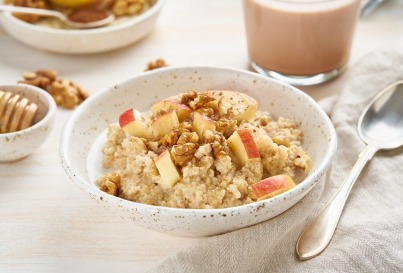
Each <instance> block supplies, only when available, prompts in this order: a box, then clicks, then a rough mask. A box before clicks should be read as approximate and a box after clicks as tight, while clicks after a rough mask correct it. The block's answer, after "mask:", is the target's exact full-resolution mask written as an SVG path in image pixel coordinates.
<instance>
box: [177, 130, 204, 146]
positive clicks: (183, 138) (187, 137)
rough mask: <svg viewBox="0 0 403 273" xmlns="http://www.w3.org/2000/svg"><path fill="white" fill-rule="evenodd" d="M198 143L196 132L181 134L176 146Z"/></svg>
mask: <svg viewBox="0 0 403 273" xmlns="http://www.w3.org/2000/svg"><path fill="white" fill-rule="evenodd" d="M198 141H199V136H198V135H197V133H196V132H183V133H182V134H181V135H180V137H179V139H178V141H177V144H185V143H197V142H198Z"/></svg>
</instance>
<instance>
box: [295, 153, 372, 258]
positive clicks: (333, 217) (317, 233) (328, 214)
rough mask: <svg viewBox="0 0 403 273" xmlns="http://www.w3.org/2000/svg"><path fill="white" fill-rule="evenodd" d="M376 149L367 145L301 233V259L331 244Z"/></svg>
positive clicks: (298, 248) (312, 255)
mask: <svg viewBox="0 0 403 273" xmlns="http://www.w3.org/2000/svg"><path fill="white" fill-rule="evenodd" d="M376 151H378V148H375V147H372V146H367V147H365V149H364V150H363V151H362V152H361V154H360V155H359V156H358V160H357V162H356V163H355V164H354V166H353V168H352V169H351V171H350V173H349V174H348V176H347V178H346V179H345V180H344V182H343V184H342V185H341V187H340V188H339V190H338V191H337V193H336V194H335V195H334V196H333V198H332V199H331V200H330V201H329V202H328V203H327V204H326V206H325V207H324V208H323V209H322V211H321V212H320V213H319V214H318V215H317V216H316V218H314V219H313V220H312V222H311V223H310V224H309V225H308V226H307V227H306V228H305V230H304V231H303V232H302V233H301V235H300V237H299V238H298V241H297V245H296V252H297V255H298V257H299V259H300V260H303V261H304V260H309V259H311V258H314V257H316V256H317V255H319V254H320V253H321V252H322V251H323V250H324V249H325V248H326V246H327V245H328V244H329V242H330V240H331V239H332V237H333V233H334V231H335V230H336V226H337V223H338V222H339V219H340V216H341V213H342V211H343V208H344V205H345V203H346V201H347V197H348V195H349V193H350V191H351V188H352V187H353V185H354V183H355V181H356V180H357V178H358V176H359V174H360V173H361V171H362V169H363V168H364V166H365V165H366V164H367V162H368V161H369V160H371V158H372V157H373V156H374V154H375V153H376Z"/></svg>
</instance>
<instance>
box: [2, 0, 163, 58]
mask: <svg viewBox="0 0 403 273" xmlns="http://www.w3.org/2000/svg"><path fill="white" fill-rule="evenodd" d="M0 2H1V0H0ZM164 2H165V0H157V2H156V3H155V4H154V5H153V6H152V7H151V8H150V9H149V10H147V11H145V12H144V13H142V14H140V15H138V16H135V17H133V18H131V19H128V20H126V21H124V22H121V23H118V24H115V25H111V26H105V27H100V28H94V29H72V30H69V29H55V28H50V27H45V26H38V25H33V24H29V23H26V22H24V21H22V20H19V19H17V18H15V17H14V16H12V15H11V14H10V13H7V12H3V13H1V12H0V23H1V24H2V25H3V27H4V29H5V30H6V31H7V32H8V33H9V34H10V35H11V36H13V37H14V38H15V39H17V40H19V41H20V42H23V43H24V44H27V45H29V46H32V47H35V48H38V49H43V50H47V51H52V52H57V53H65V54H88V53H99V52H105V51H110V50H114V49H118V48H121V47H124V46H127V45H129V44H132V43H134V42H136V41H138V40H140V39H141V38H143V37H144V36H145V35H146V34H148V33H149V32H150V31H151V30H152V28H153V26H154V25H155V23H156V21H157V18H158V15H159V13H160V11H161V8H162V6H163V4H164Z"/></svg>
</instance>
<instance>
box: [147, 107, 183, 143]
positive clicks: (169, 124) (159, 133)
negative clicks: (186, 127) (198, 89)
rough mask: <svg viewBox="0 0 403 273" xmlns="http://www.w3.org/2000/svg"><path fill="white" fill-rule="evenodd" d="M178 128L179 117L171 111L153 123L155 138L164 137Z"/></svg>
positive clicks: (152, 128)
mask: <svg viewBox="0 0 403 273" xmlns="http://www.w3.org/2000/svg"><path fill="white" fill-rule="evenodd" d="M178 126H179V120H178V116H177V115H176V112H175V111H171V112H168V113H166V114H164V115H162V116H159V117H157V118H155V119H154V120H153V122H152V123H151V130H152V132H153V134H154V136H155V137H163V136H165V135H166V134H168V133H170V132H172V130H173V129H175V128H177V127H178Z"/></svg>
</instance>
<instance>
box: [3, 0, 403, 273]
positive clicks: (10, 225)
mask: <svg viewBox="0 0 403 273" xmlns="http://www.w3.org/2000/svg"><path fill="white" fill-rule="evenodd" d="M399 40H400V41H402V40H403V1H400V0H388V2H386V3H385V4H383V5H382V6H381V7H379V8H378V10H377V11H376V12H375V13H374V14H372V15H371V16H370V17H368V18H366V19H365V20H361V21H360V22H359V24H358V28H357V32H356V37H355V41H354V46H353V51H352V56H351V63H354V62H355V61H357V60H358V59H359V58H361V57H362V56H364V55H365V54H366V53H368V52H370V51H372V50H374V49H376V48H378V47H382V46H384V45H387V44H390V43H393V42H397V41H399ZM402 50H403V49H402ZM158 57H163V58H164V59H165V60H166V61H167V62H168V63H169V64H172V65H218V66H229V67H234V68H240V69H249V67H248V57H247V51H246V42H245V34H244V29H243V15H242V4H241V1H239V0H237V1H235V0H219V1H203V0H186V1H183V0H168V1H167V3H166V6H165V7H164V9H163V11H162V14H161V17H160V19H159V21H158V24H157V26H156V27H155V29H154V31H153V32H152V33H151V34H150V35H148V36H147V37H146V38H145V39H143V40H142V41H140V42H138V43H137V44H134V45H132V46H129V47H126V48H124V49H121V50H117V51H113V52H109V53H105V54H96V55H88V56H68V55H58V54H53V53H48V52H43V51H38V50H36V49H33V48H29V47H27V46H25V45H23V44H20V43H19V42H17V41H16V40H14V39H13V38H11V37H10V36H9V35H7V34H6V33H5V32H4V30H2V29H1V28H0V83H2V84H3V83H14V82H16V81H17V80H19V79H21V73H22V72H23V71H34V70H36V69H39V68H45V69H55V70H57V71H59V75H60V76H61V77H64V78H68V79H71V80H73V81H75V82H77V83H78V84H80V85H81V86H82V87H84V88H85V89H87V90H88V91H89V93H91V94H94V93H96V92H97V91H98V90H101V89H102V88H104V87H106V86H110V85H113V84H115V83H117V82H119V81H122V80H124V79H126V78H128V77H131V76H133V75H136V74H137V73H139V72H141V71H143V69H144V68H145V66H146V64H147V62H149V61H151V60H154V59H156V58H158ZM346 75H348V71H347V73H346V74H345V75H343V76H342V77H344V76H346ZM340 88H341V78H338V79H336V80H334V81H332V82H329V83H326V84H322V85H319V86H314V87H306V88H302V89H303V90H304V91H306V92H307V93H308V94H310V95H311V96H312V97H313V98H315V99H317V100H319V99H321V98H324V97H327V96H330V95H332V94H337V93H338V92H339V91H340ZM71 113H72V112H71V111H67V110H61V109H58V111H57V113H56V126H55V128H54V130H53V131H52V134H51V136H50V137H49V139H48V141H47V142H46V143H45V144H44V145H43V146H42V147H41V148H40V149H39V150H38V151H37V152H35V153H34V154H33V155H31V156H29V157H28V158H26V159H24V160H21V161H18V162H14V163H10V164H0V272H93V269H95V268H97V267H100V268H101V269H102V270H100V271H98V272H107V270H108V269H111V270H113V272H118V271H119V270H122V271H123V270H125V269H130V270H131V272H144V271H146V270H148V269H150V268H152V267H153V266H155V265H156V264H157V263H158V262H160V261H162V260H164V259H165V258H166V257H168V256H170V255H173V254H174V253H176V252H177V251H178V250H180V249H183V248H186V247H188V246H190V245H192V244H194V243H196V242H197V241H198V240H203V239H200V238H198V239H194V238H193V239H189V238H177V237H172V236H169V235H164V234H160V233H156V232H152V231H148V230H145V229H142V228H140V227H137V226H136V225H135V223H133V222H129V221H127V220H123V219H121V218H120V217H118V216H117V215H114V214H113V213H112V212H110V211H108V210H106V209H104V208H103V207H101V206H99V205H98V204H97V203H96V202H94V201H93V200H92V199H91V198H90V197H89V196H87V195H86V194H85V193H84V192H82V191H81V190H80V189H79V188H78V187H77V186H76V185H75V184H73V183H72V182H70V181H69V179H68V178H67V176H66V175H65V172H64V170H63V169H62V167H61V165H60V163H59V155H58V148H59V138H60V135H61V130H62V128H63V125H64V123H65V121H66V120H67V118H68V117H69V116H70V115H71ZM0 149H1V147H0ZM78 269H80V270H78ZM86 270H87V271H86ZM125 271H126V270H125ZM110 272H112V271H110ZM126 272H127V271H126Z"/></svg>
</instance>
